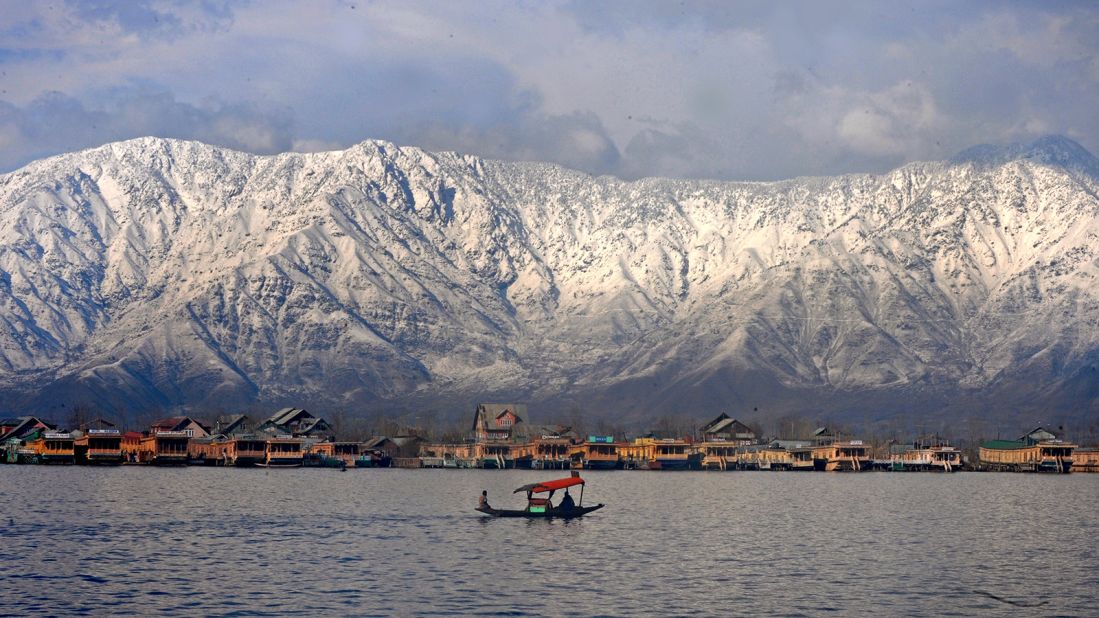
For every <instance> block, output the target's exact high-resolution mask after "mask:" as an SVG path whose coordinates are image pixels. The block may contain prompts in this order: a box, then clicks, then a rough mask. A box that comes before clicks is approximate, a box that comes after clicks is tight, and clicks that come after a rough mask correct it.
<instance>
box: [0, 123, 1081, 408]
mask: <svg viewBox="0 0 1099 618" xmlns="http://www.w3.org/2000/svg"><path fill="white" fill-rule="evenodd" d="M1097 215H1099V162H1097V160H1096V159H1095V157H1093V156H1092V155H1091V154H1090V153H1088V152H1087V151H1086V150H1084V149H1083V148H1081V147H1080V146H1079V145H1078V144H1076V143H1075V142H1072V141H1071V140H1068V139H1065V138H1060V137H1049V138H1044V139H1042V140H1039V141H1037V142H1035V143H1033V144H1030V145H1028V146H1013V147H1003V148H995V147H980V148H975V149H971V150H969V151H966V152H965V153H962V154H961V155H959V156H958V157H956V158H954V159H952V160H950V161H943V162H928V163H912V164H909V165H905V166H903V167H901V168H899V169H897V170H895V171H893V172H890V173H887V174H882V175H864V174H856V175H847V176H840V177H832V178H799V179H794V180H789V181H783V182H773V183H738V182H706V181H680V180H664V179H647V180H640V181H636V182H625V181H621V180H618V179H615V178H610V177H592V176H590V175H587V174H583V173H580V172H575V171H570V170H567V169H563V168H560V167H557V166H553V165H546V164H532V163H507V162H500V161H489V160H483V159H478V158H475V157H471V156H462V155H458V154H453V153H428V152H424V151H422V150H418V149H414V148H399V147H397V146H394V145H392V144H389V143H385V142H376V141H368V142H363V143H362V144H359V145H357V146H355V147H352V148H350V149H348V150H346V151H342V152H328V153H317V154H283V155H278V156H253V155H249V154H244V153H240V152H234V151H229V150H225V149H222V148H217V147H213V146H208V145H204V144H201V143H196V142H186V141H175V140H165V139H154V138H142V139H136V140H131V141H127V142H120V143H115V144H109V145H106V146H103V147H100V148H96V149H92V150H87V151H83V152H78V153H72V154H67V155H62V156H58V157H53V158H50V159H45V160H42V161H38V162H35V163H32V164H30V165H28V166H26V167H24V168H22V169H20V170H16V171H14V172H11V173H8V174H4V175H0V397H2V401H4V402H5V404H4V406H5V407H9V408H11V409H12V410H13V411H14V410H19V411H21V412H26V413H30V412H38V413H48V412H49V411H51V410H56V409H57V408H58V407H59V406H60V405H62V404H65V405H73V404H78V403H87V404H90V405H93V406H96V407H99V408H102V409H105V410H108V411H111V410H121V409H130V410H134V409H158V410H170V409H175V408H189V409H193V410H202V409H206V410H213V411H216V410H232V409H236V408H242V407H245V406H255V405H271V406H274V405H280V404H284V403H293V404H298V405H306V406H310V407H313V408H316V409H318V410H319V411H322V412H323V411H325V410H327V409H336V408H340V409H346V410H349V411H361V410H377V409H384V410H392V411H394V412H400V411H412V410H436V411H440V412H442V413H443V414H445V415H453V416H464V415H465V414H466V413H467V412H468V409H469V406H470V405H471V403H472V402H476V401H478V400H493V399H505V398H506V399H510V400H522V401H526V402H528V403H529V404H530V405H531V408H532V409H534V410H542V411H545V412H546V413H550V412H555V411H563V410H569V409H575V408H579V409H581V410H583V412H584V414H585V415H587V416H589V417H591V418H600V417H613V418H614V419H616V420H618V421H622V420H624V419H625V420H629V419H634V420H638V421H640V420H642V419H645V418H650V417H653V416H656V415H661V414H669V413H670V414H675V413H682V412H690V413H692V414H695V413H697V414H698V415H699V416H704V415H706V414H712V413H715V412H717V411H721V410H729V411H732V412H735V413H740V414H742V415H743V414H744V412H743V411H744V410H752V409H753V408H757V407H758V408H759V409H760V410H761V411H762V412H761V413H760V414H761V415H769V416H778V415H782V414H788V413H794V414H804V415H808V416H813V415H818V416H819V415H829V416H830V417H831V418H833V419H838V420H850V421H859V422H864V421H880V420H883V419H890V418H893V417H897V416H903V417H905V418H918V419H925V420H928V421H941V420H944V419H949V420H951V421H953V422H958V423H960V422H962V419H965V418H981V419H985V420H988V421H991V422H993V423H1001V424H1010V423H1015V422H1022V421H1025V420H1027V419H1041V420H1043V421H1051V420H1055V419H1066V420H1070V421H1071V420H1074V419H1081V418H1084V417H1085V415H1087V414H1094V413H1095V412H1096V411H1097V410H1099V371H1097V367H1099V325H1097V323H1099V280H1097V276H1099V217H1097Z"/></svg>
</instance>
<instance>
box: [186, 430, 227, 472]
mask: <svg viewBox="0 0 1099 618" xmlns="http://www.w3.org/2000/svg"><path fill="white" fill-rule="evenodd" d="M221 449H222V447H221V444H220V443H219V442H218V441H217V438H216V437H214V436H206V437H202V438H191V441H190V442H188V443H187V465H190V466H220V465H222V464H223V463H224V462H223V461H222V459H221Z"/></svg>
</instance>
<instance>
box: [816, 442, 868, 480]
mask: <svg viewBox="0 0 1099 618" xmlns="http://www.w3.org/2000/svg"><path fill="white" fill-rule="evenodd" d="M871 464H872V460H871V458H870V447H869V446H868V445H867V444H865V443H863V441H862V440H849V441H840V442H833V443H831V444H826V445H822V446H814V447H813V467H814V468H815V469H817V470H825V471H828V472H838V471H846V472H862V471H864V470H870V469H871Z"/></svg>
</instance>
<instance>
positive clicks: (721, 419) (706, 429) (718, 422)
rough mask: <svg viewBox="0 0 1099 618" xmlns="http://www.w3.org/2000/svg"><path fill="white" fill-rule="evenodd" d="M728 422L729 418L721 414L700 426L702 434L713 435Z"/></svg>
mask: <svg viewBox="0 0 1099 618" xmlns="http://www.w3.org/2000/svg"><path fill="white" fill-rule="evenodd" d="M730 420H732V419H730V418H729V415H728V414H726V413H724V412H722V413H721V414H720V415H718V417H717V418H715V419H714V420H712V421H710V422H709V423H706V424H705V425H703V426H702V433H713V432H715V431H717V430H718V428H719V427H724V426H725V425H726V424H727V422H728V421H730Z"/></svg>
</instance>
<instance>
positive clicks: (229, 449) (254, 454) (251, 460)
mask: <svg viewBox="0 0 1099 618" xmlns="http://www.w3.org/2000/svg"><path fill="white" fill-rule="evenodd" d="M222 447H223V448H224V449H225V454H224V457H225V463H226V464H227V465H230V466H236V467H238V468H249V467H252V466H258V465H261V464H265V463H267V440H263V439H260V438H256V437H254V436H238V437H235V438H230V439H229V440H226V441H225V442H223V443H222Z"/></svg>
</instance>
